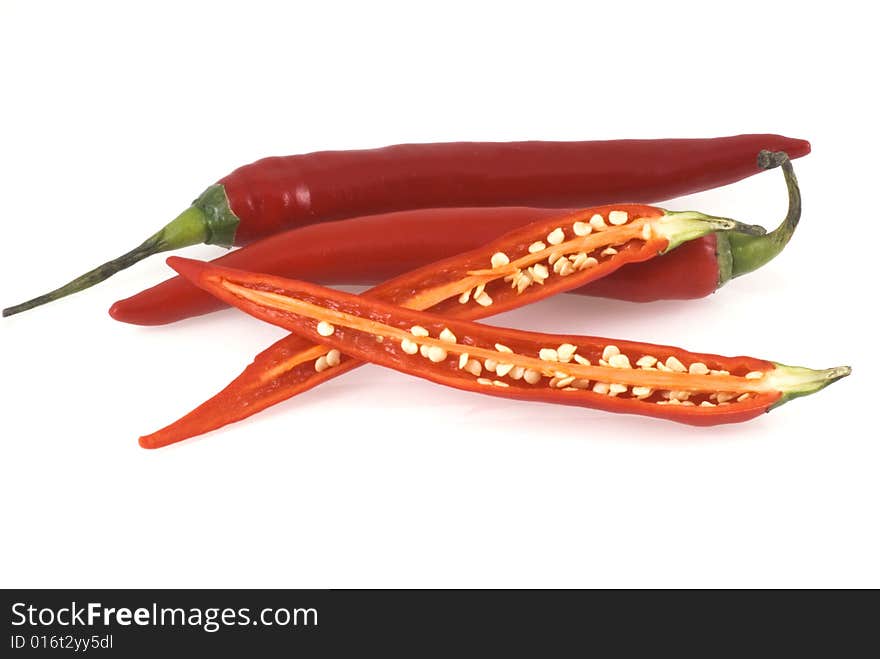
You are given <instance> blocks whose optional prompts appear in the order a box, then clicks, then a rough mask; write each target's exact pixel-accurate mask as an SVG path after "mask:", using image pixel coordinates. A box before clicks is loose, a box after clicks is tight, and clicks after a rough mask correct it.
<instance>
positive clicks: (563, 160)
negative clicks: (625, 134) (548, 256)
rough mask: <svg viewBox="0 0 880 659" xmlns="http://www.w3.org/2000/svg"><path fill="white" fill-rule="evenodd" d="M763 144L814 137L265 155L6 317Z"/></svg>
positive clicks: (592, 200)
mask: <svg viewBox="0 0 880 659" xmlns="http://www.w3.org/2000/svg"><path fill="white" fill-rule="evenodd" d="M760 149H769V150H774V151H787V152H788V153H789V155H791V157H792V158H797V157H799V156H803V155H806V154H807V153H809V152H810V144H809V142H806V141H804V140H798V139H792V138H788V137H782V136H780V135H737V136H733V137H721V138H714V139H684V140H682V139H673V140H669V139H664V140H608V141H592V142H497V143H495V142H455V143H448V144H402V145H397V146H390V147H385V148H383V149H367V150H360V151H324V152H318V153H309V154H305V155H296V156H286V157H282V158H264V159H262V160H259V161H257V162H255V163H252V164H250V165H246V166H244V167H240V168H239V169H237V170H235V171H234V172H232V173H231V174H229V175H228V176H225V177H224V178H222V179H220V181H218V182H217V183H216V184H214V185H212V186H210V187H209V188H208V189H207V190H205V192H203V193H202V194H201V195H200V196H199V197H198V199H196V200H195V201H194V202H193V203H192V205H191V206H190V207H189V208H187V209H186V210H185V211H183V213H181V214H180V215H179V216H178V217H177V218H176V219H174V220H173V221H172V222H170V223H169V224H168V225H166V226H165V227H164V228H162V229H160V230H159V231H158V232H156V233H155V234H154V235H152V236H151V237H150V238H148V239H147V240H145V241H144V242H143V243H142V244H141V245H139V246H138V247H136V248H134V249H133V250H131V251H130V252H128V253H126V254H124V255H122V256H120V257H119V258H116V259H113V260H112V261H108V262H107V263H104V264H103V265H101V266H99V267H97V268H95V269H93V270H91V271H89V272H87V273H86V274H84V275H82V276H80V277H77V278H76V279H74V280H73V281H71V282H69V283H67V284H65V285H63V286H61V287H59V288H57V289H55V290H54V291H51V292H49V293H46V294H44V295H40V296H38V297H35V298H33V299H31V300H28V301H27V302H23V303H21V304H17V305H15V306H12V307H8V308H6V309H4V310H3V315H4V316H10V315H12V314H16V313H20V312H22V311H26V310H27V309H32V308H34V307H37V306H40V305H42V304H46V303H47V302H51V301H53V300H57V299H59V298H62V297H65V296H67V295H70V294H72V293H76V292H78V291H82V290H84V289H86V288H89V287H90V286H94V285H95V284H97V283H99V282H101V281H104V280H105V279H107V278H108V277H110V276H112V275H113V274H115V273H117V272H119V271H120V270H123V269H124V268H128V267H129V266H131V265H133V264H135V263H137V262H138V261H141V260H142V259H145V258H147V257H149V256H151V255H153V254H158V253H160V252H166V251H169V250H173V249H179V248H181V247H186V246H188V245H197V244H199V243H208V244H212V245H221V246H224V247H230V246H232V245H246V244H248V243H249V242H251V241H253V240H256V239H258V238H263V237H265V236H269V235H272V234H275V233H278V232H279V231H283V230H285V229H290V228H294V227H300V226H304V225H307V224H314V223H316V222H326V221H328V220H339V219H343V218H347V217H357V216H361V215H373V214H376V213H387V212H390V211H396V210H405V209H412V208H438V207H451V206H515V205H523V206H546V207H551V208H570V207H572V206H576V207H580V206H589V205H594V204H601V203H605V202H608V201H619V200H622V199H626V200H629V201H638V202H654V201H658V200H661V199H670V198H672V197H678V196H681V195H684V194H689V193H692V192H697V191H699V190H706V189H709V188H713V187H717V186H719V185H725V184H727V183H733V182H734V181H738V180H740V179H743V178H746V177H747V176H751V175H753V174H757V173H758V172H759V171H760V169H759V168H758V167H757V166H756V165H755V160H754V154H755V153H756V152H757V151H758V150H760ZM511 227H512V225H509V226H508V227H507V228H511Z"/></svg>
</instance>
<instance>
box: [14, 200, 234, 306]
mask: <svg viewBox="0 0 880 659" xmlns="http://www.w3.org/2000/svg"><path fill="white" fill-rule="evenodd" d="M237 228H238V218H237V217H236V216H235V214H234V213H233V212H232V210H231V209H230V207H229V200H228V199H227V198H226V192H225V190H224V189H223V186H221V185H212V186H211V187H210V188H208V189H207V190H205V192H204V193H203V194H202V195H201V196H200V197H199V198H198V199H196V200H195V201H194V202H193V204H192V206H190V207H189V208H187V209H186V210H185V211H183V212H182V213H181V214H180V215H178V216H177V217H176V218H175V219H174V220H172V221H171V222H169V223H168V224H167V225H165V226H164V227H163V228H162V229H160V230H159V231H158V232H156V233H155V234H153V235H152V236H150V237H149V238H147V239H146V240H145V241H144V242H143V243H141V244H140V245H139V246H137V247H135V248H134V249H133V250H131V251H130V252H126V253H125V254H123V255H122V256H120V257H118V258H115V259H113V260H112V261H107V263H104V264H103V265H99V266H98V267H97V268H95V269H94V270H90V271H89V272H87V273H85V274H84V275H81V276H79V277H77V278H76V279H74V280H73V281H71V282H68V283H67V284H65V285H64V286H61V287H59V288H56V289H55V290H54V291H50V292H49V293H45V294H44V295H40V296H38V297H35V298H33V299H32V300H28V301H27V302H22V303H21V304H16V305H15V306H12V307H8V308H6V309H4V310H3V316H4V317H6V316H12V315H14V314H17V313H21V312H22V311H27V310H28V309H33V308H34V307H39V306H40V305H43V304H46V303H47V302H52V301H54V300H57V299H59V298H62V297H66V296H68V295H71V294H72V293H78V292H79V291H82V290H85V289H87V288H89V287H91V286H94V285H95V284H98V283H100V282H102V281H104V280H105V279H107V278H108V277H111V276H113V275H115V274H116V273H117V272H119V271H120V270H124V269H125V268H128V267H129V266H132V265H134V264H135V263H137V262H138V261H141V260H143V259H145V258H147V257H148V256H152V255H153V254H159V253H160V252H167V251H169V250H172V249H179V248H181V247H189V246H190V245H198V244H199V243H208V244H211V245H223V246H225V247H229V246H230V245H231V244H232V241H233V239H234V237H235V230H236V229H237Z"/></svg>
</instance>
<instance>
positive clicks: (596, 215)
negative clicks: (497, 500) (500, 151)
mask: <svg viewBox="0 0 880 659" xmlns="http://www.w3.org/2000/svg"><path fill="white" fill-rule="evenodd" d="M731 230H736V231H738V232H740V233H742V234H743V235H746V234H755V235H760V234H761V233H762V232H763V229H760V227H749V226H747V225H742V224H739V223H737V222H734V221H733V220H729V219H724V218H715V217H711V216H707V215H703V214H702V213H696V212H693V211H686V212H668V211H664V210H662V209H659V208H655V207H652V206H642V205H635V204H615V205H611V206H604V207H598V208H593V209H589V210H584V211H577V212H575V213H570V214H566V215H561V216H557V217H553V218H549V219H545V220H542V221H540V222H536V223H534V224H530V225H528V226H525V227H521V228H519V229H516V230H514V231H512V232H509V233H507V234H505V235H504V236H502V237H501V238H497V239H496V240H495V241H493V242H491V243H489V244H488V245H484V246H483V247H481V248H479V249H475V250H471V251H469V252H465V253H463V254H459V255H456V256H454V257H450V258H448V259H445V260H442V261H439V262H437V263H433V264H430V265H427V266H424V267H422V268H419V269H417V270H414V271H412V272H410V273H407V274H405V275H401V276H399V277H397V278H395V279H392V280H390V281H387V282H385V283H384V284H381V285H379V286H377V287H376V288H374V289H372V290H370V291H368V292H367V293H365V294H364V295H365V296H368V297H370V298H373V299H379V300H382V301H385V302H388V303H391V304H395V305H400V306H405V307H408V308H412V309H431V310H432V311H434V312H436V313H440V314H443V315H446V316H448V317H450V318H466V319H473V318H482V317H485V316H489V315H492V314H495V313H500V312H502V311H506V310H508V309H513V308H515V307H519V306H523V305H525V304H529V303H531V302H534V301H537V300H540V299H543V298H545V297H548V296H550V295H554V294H556V293H560V292H564V291H567V290H571V289H573V288H577V287H579V286H583V285H584V284H585V283H587V282H590V281H594V280H597V279H599V278H601V277H603V276H606V275H608V274H609V273H611V272H613V271H614V270H616V269H618V268H620V267H622V266H625V265H626V264H629V263H636V262H640V261H645V260H648V259H650V258H652V257H655V256H656V255H658V254H661V253H663V252H665V251H668V250H671V249H674V248H675V247H676V246H677V245H679V244H681V243H683V242H685V241H687V240H692V239H696V238H699V237H700V236H701V235H705V234H706V233H709V232H712V231H731ZM409 347H412V346H409ZM405 349H406V348H405ZM328 365H331V366H337V365H335V364H331V363H330V362H328V361H327V348H325V347H323V346H321V345H314V344H311V343H309V342H304V341H303V340H302V339H300V338H299V337H296V336H290V337H287V338H286V339H283V340H282V341H279V342H277V343H276V344H275V345H274V346H272V347H271V348H269V349H268V350H266V351H264V352H263V354H261V355H260V356H258V357H257V359H256V360H255V362H254V364H253V365H252V366H250V367H249V368H248V369H247V370H246V371H245V373H244V374H242V376H240V377H239V378H237V379H236V380H235V381H234V382H233V383H232V384H231V385H229V386H228V387H227V388H226V389H225V390H224V391H223V392H221V393H220V394H218V395H217V396H215V397H214V398H212V399H211V400H210V401H208V402H207V403H205V404H204V405H202V406H201V407H199V408H198V409H196V410H194V411H193V412H191V413H190V414H188V415H186V416H185V417H184V418H183V419H181V420H179V421H178V422H176V423H174V424H172V425H170V426H168V427H166V428H164V429H162V430H160V431H158V432H156V433H153V434H152V435H149V436H147V437H142V438H141V445H142V446H145V447H149V448H155V447H158V446H164V445H166V444H169V443H172V442H176V441H180V440H181V439H185V438H187V437H191V436H193V435H195V434H200V433H203V432H206V431H208V430H212V429H214V428H218V427H220V426H222V425H225V424H227V423H230V422H232V421H236V420H239V419H242V418H244V417H247V416H250V415H251V414H253V413H255V412H258V411H260V410H262V409H265V408H266V407H268V406H270V405H273V404H274V403H277V402H280V401H281V400H284V399H285V398H289V397H290V396H293V395H295V394H297V393H300V392H302V391H305V390H306V389H309V388H311V387H313V386H315V385H316V384H318V383H320V382H322V381H323V380H325V379H328V378H329V377H333V376H335V375H338V374H341V373H343V372H345V371H346V370H348V369H350V368H354V367H355V366H357V365H358V363H357V362H356V361H354V360H346V362H345V363H343V364H340V365H338V368H333V369H332V371H331V370H329V369H327V366H328Z"/></svg>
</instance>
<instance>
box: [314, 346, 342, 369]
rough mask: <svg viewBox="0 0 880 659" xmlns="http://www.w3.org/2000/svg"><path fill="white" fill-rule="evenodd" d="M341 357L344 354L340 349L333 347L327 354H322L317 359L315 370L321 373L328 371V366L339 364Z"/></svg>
mask: <svg viewBox="0 0 880 659" xmlns="http://www.w3.org/2000/svg"><path fill="white" fill-rule="evenodd" d="M341 358H342V355H341V354H340V353H339V351H338V350H337V349H336V348H333V349H332V350H330V351H329V352H328V353H327V354H326V355H321V356H320V357H318V358H317V359H316V360H315V370H316V371H317V372H318V373H320V372H321V371H326V370H327V369H328V368H333V367H334V366H339V361H340V359H341Z"/></svg>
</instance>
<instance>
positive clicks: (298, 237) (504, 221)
mask: <svg viewBox="0 0 880 659" xmlns="http://www.w3.org/2000/svg"><path fill="white" fill-rule="evenodd" d="M780 164H781V165H782V168H783V171H784V173H785V179H786V183H787V185H788V188H789V209H788V214H787V216H786V218H785V220H784V221H783V222H782V224H780V226H779V227H778V228H777V229H776V230H774V231H773V232H771V233H770V234H767V235H766V236H756V237H752V236H741V235H739V234H738V233H736V232H722V233H719V234H715V233H712V234H709V235H707V236H703V237H701V238H698V239H695V240H693V241H690V242H688V243H687V244H685V245H682V246H681V247H680V248H679V249H677V250H675V251H673V252H670V253H669V254H667V255H665V256H663V257H662V258H656V259H651V260H650V261H647V262H644V263H640V264H633V265H630V266H627V267H626V268H622V269H620V270H618V271H616V272H614V273H612V274H611V275H609V276H607V277H603V278H602V279H599V280H596V281H593V282H591V283H590V284H589V285H588V286H584V287H583V288H579V289H575V290H573V291H571V292H573V293H579V294H584V295H594V296H600V297H611V298H617V299H623V300H631V301H635V302H649V301H653V300H659V299H690V298H697V297H704V296H706V295H709V294H710V293H712V292H714V291H715V290H717V289H718V288H719V287H720V286H722V285H724V284H725V283H726V282H727V281H729V280H730V279H732V278H734V277H738V276H740V275H743V274H746V273H748V272H752V271H753V270H755V269H757V268H758V267H760V266H762V265H764V264H765V263H766V262H767V261H769V260H770V259H772V258H773V257H775V256H776V255H777V254H779V253H780V252H781V251H782V249H783V248H784V247H785V246H786V245H787V244H788V241H789V239H790V238H791V236H792V234H793V233H794V229H795V227H796V226H797V223H798V220H799V219H800V212H801V203H800V192H799V190H798V186H797V179H796V177H795V175H794V172H793V170H792V166H791V163H790V162H789V161H788V158H787V157H786V155H785V154H784V153H770V152H767V151H763V152H761V153H760V154H759V157H758V165H759V167H762V168H771V167H774V166H777V165H780ZM569 212H574V211H573V210H571V211H569ZM559 213H560V211H559V210H556V209H539V208H516V207H515V208H433V209H419V210H413V211H400V212H397V213H388V214H380V215H370V216H367V217H360V218H354V219H350V220H341V221H339V222H335V223H332V224H326V223H325V224H318V225H313V226H308V227H303V228H300V229H293V230H290V231H286V232H283V233H280V234H278V235H276V236H270V237H268V238H264V239H262V240H259V241H257V242H255V243H252V244H251V245H248V246H246V247H243V248H242V249H239V250H236V251H234V252H231V253H229V254H227V255H225V256H222V257H220V258H219V259H215V260H214V263H216V264H217V265H221V266H225V267H230V268H238V269H240V270H250V271H254V272H264V273H267V274H272V275H278V276H280V277H290V278H294V279H297V278H302V279H307V280H308V281H313V282H316V283H321V284H375V283H377V282H381V281H385V280H387V279H391V278H392V277H396V276H398V275H400V274H402V273H404V272H407V271H409V270H412V269H414V268H417V267H420V266H423V265H425V264H428V263H433V262H434V261H439V260H440V259H444V258H447V257H450V256H453V255H455V254H460V253H462V252H465V251H469V250H472V249H476V248H478V247H480V246H481V245H485V244H486V243H488V242H489V241H491V240H493V239H495V238H497V237H498V236H500V235H502V234H503V233H505V232H506V231H509V230H510V229H511V228H514V227H518V226H524V225H526V224H531V223H532V222H536V221H538V220H543V219H548V218H552V217H556V216H558V215H559ZM222 307H223V302H222V301H220V300H218V299H217V298H216V297H214V296H213V295H209V294H208V293H206V292H205V291H203V290H201V289H199V288H197V287H195V286H193V285H192V284H190V283H189V282H188V281H187V280H186V279H185V278H183V277H179V276H178V277H173V278H171V279H169V280H167V281H165V282H163V283H161V284H158V285H156V286H153V287H152V288H149V289H146V290H144V291H142V292H140V293H138V294H137V295H134V296H132V297H129V298H127V299H125V300H120V301H118V302H116V303H115V304H114V305H113V306H112V307H111V308H110V315H111V316H112V317H113V318H115V319H116V320H120V321H123V322H128V323H134V324H137V325H160V324H164V323H170V322H174V321H177V320H181V319H183V318H188V317H190V316H197V315H200V314H204V313H209V312H211V311H215V310H217V309H221V308H222Z"/></svg>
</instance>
